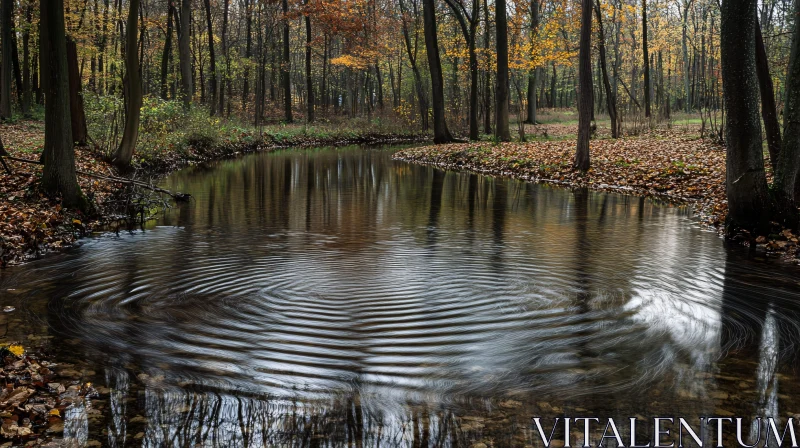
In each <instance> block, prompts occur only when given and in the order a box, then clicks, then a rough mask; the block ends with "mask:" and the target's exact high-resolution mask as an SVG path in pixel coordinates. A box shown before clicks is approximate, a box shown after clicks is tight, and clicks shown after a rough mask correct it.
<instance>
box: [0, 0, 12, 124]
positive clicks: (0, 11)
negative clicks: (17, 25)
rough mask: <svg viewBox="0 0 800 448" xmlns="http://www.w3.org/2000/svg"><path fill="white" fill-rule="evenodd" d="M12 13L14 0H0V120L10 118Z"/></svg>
mask: <svg viewBox="0 0 800 448" xmlns="http://www.w3.org/2000/svg"><path fill="white" fill-rule="evenodd" d="M13 13H14V0H0V44H1V45H2V48H0V52H2V62H0V64H1V65H0V120H8V119H11V80H12V79H13V73H12V71H11V65H12V62H11V47H12V40H11V34H12V30H13V23H12V15H13Z"/></svg>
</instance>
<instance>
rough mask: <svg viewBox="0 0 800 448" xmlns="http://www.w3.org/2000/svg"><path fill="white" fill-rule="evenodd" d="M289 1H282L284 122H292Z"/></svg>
mask: <svg viewBox="0 0 800 448" xmlns="http://www.w3.org/2000/svg"><path fill="white" fill-rule="evenodd" d="M288 15H289V1H288V0H283V58H282V59H281V85H282V86H283V109H284V114H285V116H286V122H287V123H291V122H293V121H294V118H292V78H291V76H290V73H289V69H290V65H291V53H290V51H289V50H290V46H289V45H290V42H289V17H288Z"/></svg>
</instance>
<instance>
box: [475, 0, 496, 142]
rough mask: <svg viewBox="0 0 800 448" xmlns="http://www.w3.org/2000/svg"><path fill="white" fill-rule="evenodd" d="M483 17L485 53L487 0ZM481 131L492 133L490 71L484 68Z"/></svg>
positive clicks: (488, 38)
mask: <svg viewBox="0 0 800 448" xmlns="http://www.w3.org/2000/svg"><path fill="white" fill-rule="evenodd" d="M475 1H478V0H475ZM483 18H484V20H485V24H486V26H485V29H484V34H483V51H484V52H485V53H486V54H489V52H490V44H491V32H490V30H489V28H490V24H491V22H489V1H488V0H483ZM483 76H484V83H483V108H484V111H483V132H484V133H485V134H491V133H492V72H491V70H489V69H486V70H485V71H484V73H483Z"/></svg>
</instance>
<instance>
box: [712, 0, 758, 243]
mask: <svg viewBox="0 0 800 448" xmlns="http://www.w3.org/2000/svg"><path fill="white" fill-rule="evenodd" d="M756 2H757V0H725V1H724V2H722V8H721V12H722V17H721V29H720V56H721V58H722V81H723V83H722V92H723V96H724V100H725V110H726V112H727V113H726V115H727V117H728V120H727V123H726V128H725V145H726V147H727V162H726V173H727V174H726V178H727V181H726V190H727V194H728V221H729V222H728V225H729V229H733V228H735V227H737V226H741V227H744V228H749V229H754V228H757V227H761V226H763V225H764V224H766V222H767V220H768V217H769V213H770V211H769V203H770V202H769V195H768V192H767V178H766V175H765V173H764V157H763V155H762V146H761V121H760V118H759V114H758V87H757V86H758V83H757V79H756V78H757V77H756V60H755V59H756V57H755V54H756V43H755V37H756V30H755V23H756V22H755V20H756Z"/></svg>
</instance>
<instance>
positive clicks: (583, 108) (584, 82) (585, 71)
mask: <svg viewBox="0 0 800 448" xmlns="http://www.w3.org/2000/svg"><path fill="white" fill-rule="evenodd" d="M593 109H594V101H593V88H592V0H581V34H580V41H579V46H578V147H577V150H576V152H575V168H577V169H579V170H581V171H588V170H589V163H590V162H589V137H590V136H591V121H592V111H593Z"/></svg>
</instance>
